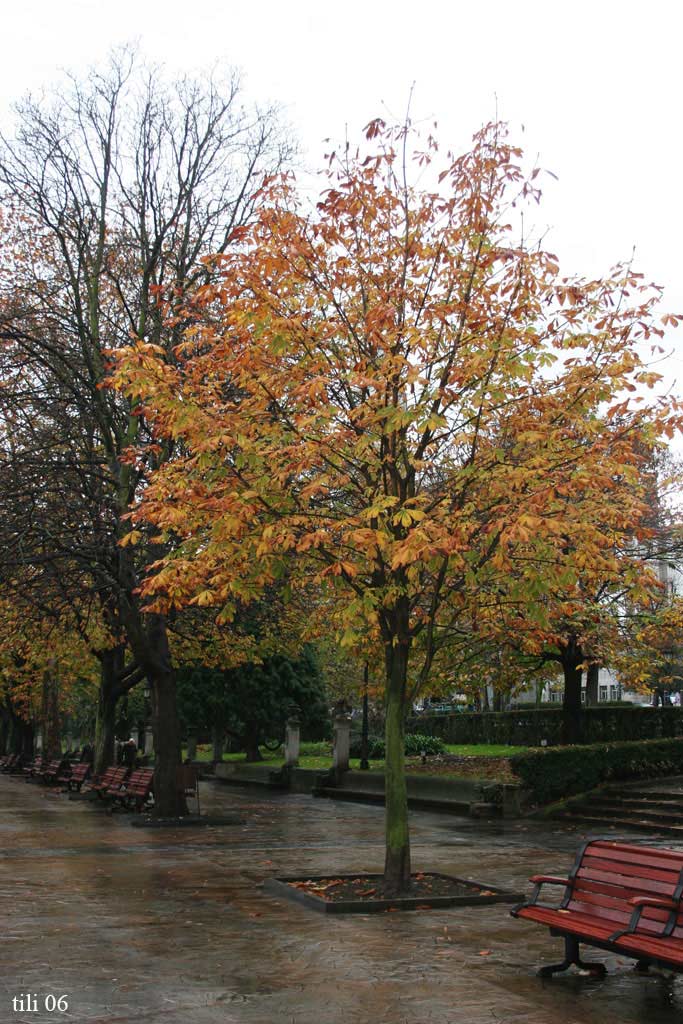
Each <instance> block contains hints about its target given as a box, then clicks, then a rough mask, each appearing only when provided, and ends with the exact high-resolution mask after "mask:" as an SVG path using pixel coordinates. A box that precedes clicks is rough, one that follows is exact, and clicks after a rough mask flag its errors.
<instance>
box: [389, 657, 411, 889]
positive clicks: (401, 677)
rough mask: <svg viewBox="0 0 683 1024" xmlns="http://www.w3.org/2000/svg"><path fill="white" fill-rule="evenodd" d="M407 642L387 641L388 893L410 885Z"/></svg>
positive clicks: (407, 887)
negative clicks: (406, 720) (406, 739)
mask: <svg viewBox="0 0 683 1024" xmlns="http://www.w3.org/2000/svg"><path fill="white" fill-rule="evenodd" d="M408 652H409V646H408V644H407V643H405V642H404V643H398V644H392V643H391V642H389V643H387V644H386V647H385V661H386V673H387V691H386V708H385V711H386V725H385V758H386V762H385V773H384V780H385V781H384V787H385V802H386V810H385V835H386V855H385V862H384V882H385V884H386V887H387V891H388V892H389V893H401V892H406V891H407V890H408V889H409V887H410V834H409V831H408V794H407V789H406V775H405V760H404V754H405V741H404V721H405V699H406V683H407V677H408Z"/></svg>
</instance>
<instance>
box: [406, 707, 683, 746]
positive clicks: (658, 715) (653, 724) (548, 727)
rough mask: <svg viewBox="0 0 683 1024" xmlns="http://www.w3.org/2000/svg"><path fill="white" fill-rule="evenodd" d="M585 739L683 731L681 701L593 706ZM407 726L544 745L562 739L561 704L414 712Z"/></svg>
mask: <svg viewBox="0 0 683 1024" xmlns="http://www.w3.org/2000/svg"><path fill="white" fill-rule="evenodd" d="M581 720H582V723H583V740H584V742H585V743H612V742H621V741H627V740H646V739H648V740H649V739H667V738H673V737H675V736H683V708H680V707H660V708H641V707H625V706H621V707H619V706H614V705H613V706H611V707H591V708H584V709H583V711H582V714H581ZM407 731H408V732H410V731H414V732H418V731H419V732H421V733H426V734H428V735H430V736H439V737H440V738H441V739H442V740H443V741H444V742H445V743H508V744H510V745H512V746H520V747H523V746H530V747H537V746H540V744H541V742H542V741H543V740H545V741H546V742H547V743H548V744H549V745H552V744H555V743H559V742H560V736H561V732H562V708H519V709H518V710H516V711H487V712H484V713H476V712H469V711H461V712H458V713H456V714H453V715H420V716H416V717H415V718H411V719H410V720H409V722H408V726H407Z"/></svg>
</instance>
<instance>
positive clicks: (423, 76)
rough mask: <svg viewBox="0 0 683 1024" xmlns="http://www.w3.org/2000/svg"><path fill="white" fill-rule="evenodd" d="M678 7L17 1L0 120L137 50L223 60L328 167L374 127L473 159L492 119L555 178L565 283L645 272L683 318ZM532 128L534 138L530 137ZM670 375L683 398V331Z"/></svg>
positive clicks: (195, 64)
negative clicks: (44, 89)
mask: <svg viewBox="0 0 683 1024" xmlns="http://www.w3.org/2000/svg"><path fill="white" fill-rule="evenodd" d="M682 30H683V8H681V5H680V4H678V3H677V2H676V0H668V2H662V0H649V2H648V3H643V2H642V0H641V2H640V3H634V2H632V0H625V2H615V0H592V2H590V3H588V2H585V0H574V2H566V0H556V2H554V3H553V2H549V0H542V2H536V0H517V2H515V3H512V2H510V0H488V2H487V3H481V4H478V5H477V4H476V3H472V2H471V0H467V2H460V0H450V2H441V3H439V2H436V0H417V2H411V3H405V2H404V0H343V2H341V3H329V2H328V3H324V2H321V0H280V2H274V0H261V2H260V3H253V4H249V3H248V2H240V3H235V2H234V0H201V2H194V3H193V2H191V0H106V2H104V0H21V2H18V3H13V4H11V5H10V4H9V3H8V4H6V5H5V6H4V8H3V37H4V45H3V54H2V61H1V62H0V86H1V89H2V91H1V94H0V97H1V99H0V123H2V124H3V126H7V125H8V119H9V117H10V113H9V110H10V105H11V102H12V100H13V99H16V98H19V97H20V96H21V95H22V94H23V93H25V92H26V91H28V90H29V89H32V90H36V89H38V88H40V87H41V86H42V85H46V84H49V83H50V82H51V81H54V80H55V79H56V78H57V76H58V71H59V69H60V67H67V68H70V69H72V70H75V71H78V70H79V69H83V70H84V71H85V69H86V68H87V67H88V66H89V65H90V64H92V63H97V62H98V61H101V60H103V59H105V57H106V55H107V52H108V50H109V49H110V48H111V47H112V46H113V45H115V44H120V43H125V42H132V41H137V42H138V43H139V45H140V49H141V51H142V53H144V54H145V55H146V56H147V57H148V58H149V59H150V60H152V61H157V62H163V63H165V64H166V65H167V66H168V68H169V70H196V69H198V68H201V67H206V66H209V65H213V64H215V63H216V62H225V64H226V65H233V66H236V67H239V68H240V69H241V70H242V72H243V83H244V88H245V91H246V93H247V95H248V96H249V97H250V98H253V99H255V100H261V101H277V102H279V103H280V104H282V106H283V107H284V108H285V111H286V114H287V117H288V119H289V121H290V123H291V124H292V126H293V128H294V130H295V132H296V133H297V134H298V137H299V140H300V142H301V144H302V146H303V148H304V151H305V153H306V156H307V161H308V162H310V163H311V164H316V163H317V161H318V158H319V157H320V156H321V155H322V153H323V151H324V149H325V147H324V144H323V141H322V140H323V139H324V138H326V137H329V136H332V137H335V138H341V137H343V135H344V132H345V130H346V126H347V125H348V132H349V136H350V137H351V138H352V139H353V138H354V137H356V136H360V132H361V129H362V128H363V126H364V125H365V124H366V123H367V122H368V121H369V120H371V118H373V117H376V116H387V114H389V115H394V116H395V117H396V118H401V117H402V116H403V114H404V112H405V109H406V104H407V100H408V95H409V92H410V88H411V85H412V83H413V82H414V83H415V91H414V98H413V104H412V113H413V117H414V119H420V118H424V117H429V118H432V119H435V120H437V121H438V122H439V131H438V136H439V139H440V141H441V144H442V148H444V149H446V148H448V147H451V148H456V149H458V150H460V149H462V148H463V147H465V146H466V145H467V144H468V142H469V140H470V138H471V136H472V134H473V133H474V132H475V131H476V130H477V128H478V127H480V125H481V124H482V123H484V122H486V121H489V120H491V119H493V118H494V117H495V115H496V110H497V112H498V116H500V117H501V118H502V119H504V120H507V121H509V122H510V123H511V126H512V138H513V140H514V141H519V144H520V145H522V146H523V148H524V149H525V151H526V152H527V154H528V156H529V157H530V158H531V159H535V157H536V155H537V154H538V157H539V162H540V164H541V166H543V167H545V168H548V169H550V170H552V171H553V172H554V173H556V174H557V175H558V179H559V180H558V181H557V182H555V181H552V179H549V178H545V179H544V182H545V184H544V191H545V196H544V201H543V204H542V207H541V208H540V210H539V212H538V219H537V226H538V228H539V229H541V230H543V229H545V228H547V229H548V234H547V235H546V239H545V243H546V245H547V247H548V248H550V249H551V250H552V251H554V252H556V253H557V254H558V255H559V256H560V259H561V261H562V265H563V266H564V267H566V269H567V271H568V272H576V271H578V272H583V273H590V274H595V273H602V272H606V271H607V270H609V268H610V267H611V266H612V265H613V264H614V263H615V262H616V261H618V260H622V259H628V258H629V257H630V256H631V253H632V250H633V247H634V246H635V248H636V266H637V269H641V270H643V271H644V272H645V274H646V275H647V277H648V278H650V279H652V280H655V281H657V282H658V283H660V284H662V285H664V286H665V288H666V299H665V304H664V308H666V309H667V310H669V311H671V312H683V274H682V269H683V259H682V257H681V244H682V242H683V109H682V103H681V98H682V95H681V94H682V92H683V90H682V86H681V82H682V81H683V59H682V45H683V32H682ZM522 125H524V131H522ZM667 347H668V348H669V349H671V350H673V355H672V358H671V359H669V360H667V362H666V363H665V364H664V365H663V367H662V369H663V370H664V372H665V373H666V377H667V380H668V381H669V382H670V383H671V384H673V382H674V380H675V379H676V378H677V380H676V383H675V384H674V390H675V391H676V392H677V393H679V394H680V393H683V386H682V385H683V329H679V330H678V331H677V332H676V331H674V332H672V333H670V334H669V335H668V336H667Z"/></svg>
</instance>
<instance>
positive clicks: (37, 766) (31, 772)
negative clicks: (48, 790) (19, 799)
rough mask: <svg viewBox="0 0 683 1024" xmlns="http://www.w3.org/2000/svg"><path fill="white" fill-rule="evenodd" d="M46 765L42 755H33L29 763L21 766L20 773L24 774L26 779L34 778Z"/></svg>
mask: <svg viewBox="0 0 683 1024" xmlns="http://www.w3.org/2000/svg"><path fill="white" fill-rule="evenodd" d="M46 767H47V761H46V760H45V758H44V757H34V759H33V760H32V761H31V763H30V764H27V765H26V767H25V768H22V773H23V774H24V775H25V776H26V781H27V782H28V781H29V779H34V778H35V777H36V776H37V775H40V774H41V772H42V771H43V770H44V769H45V768H46Z"/></svg>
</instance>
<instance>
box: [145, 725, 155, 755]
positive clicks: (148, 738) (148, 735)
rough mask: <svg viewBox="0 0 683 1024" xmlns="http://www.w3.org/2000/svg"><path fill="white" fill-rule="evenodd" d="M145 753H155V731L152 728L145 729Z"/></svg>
mask: <svg viewBox="0 0 683 1024" xmlns="http://www.w3.org/2000/svg"><path fill="white" fill-rule="evenodd" d="M144 753H145V754H153V753H154V732H153V731H152V729H149V728H147V729H145V747H144Z"/></svg>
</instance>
